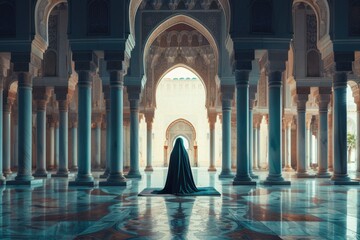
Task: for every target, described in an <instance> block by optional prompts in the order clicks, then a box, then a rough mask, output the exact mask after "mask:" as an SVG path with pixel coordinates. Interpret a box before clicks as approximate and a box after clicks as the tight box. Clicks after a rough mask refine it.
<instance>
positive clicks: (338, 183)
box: [330, 179, 360, 186]
mask: <svg viewBox="0 0 360 240" xmlns="http://www.w3.org/2000/svg"><path fill="white" fill-rule="evenodd" d="M355 180H356V179H355ZM359 180H360V179H359ZM357 181H358V180H356V181H350V180H349V181H336V180H335V181H330V184H332V185H355V186H356V185H360V182H357Z"/></svg>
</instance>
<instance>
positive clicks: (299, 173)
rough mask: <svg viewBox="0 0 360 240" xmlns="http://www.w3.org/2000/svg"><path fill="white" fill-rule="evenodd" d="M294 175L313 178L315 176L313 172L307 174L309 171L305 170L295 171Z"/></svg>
mask: <svg viewBox="0 0 360 240" xmlns="http://www.w3.org/2000/svg"><path fill="white" fill-rule="evenodd" d="M295 177H297V178H315V177H316V175H314V174H309V173H307V172H302V173H301V172H297V173H296V174H295Z"/></svg>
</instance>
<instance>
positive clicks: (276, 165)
mask: <svg viewBox="0 0 360 240" xmlns="http://www.w3.org/2000/svg"><path fill="white" fill-rule="evenodd" d="M268 90H269V140H268V148H269V175H268V177H267V178H266V180H265V181H264V182H263V184H265V185H275V184H276V185H290V181H285V180H284V178H283V177H282V154H281V149H282V148H281V146H282V139H281V138H282V137H281V129H282V128H281V126H282V72H281V71H271V72H270V73H269V80H268Z"/></svg>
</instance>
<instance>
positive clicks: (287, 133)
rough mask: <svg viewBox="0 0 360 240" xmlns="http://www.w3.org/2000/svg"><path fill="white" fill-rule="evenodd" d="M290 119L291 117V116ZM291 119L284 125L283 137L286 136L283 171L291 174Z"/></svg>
mask: <svg viewBox="0 0 360 240" xmlns="http://www.w3.org/2000/svg"><path fill="white" fill-rule="evenodd" d="M291 118H292V116H291ZM291 123H292V120H291V119H287V120H286V123H285V125H286V126H285V136H286V144H285V158H286V159H285V167H284V170H285V171H287V172H291V171H292V168H291Z"/></svg>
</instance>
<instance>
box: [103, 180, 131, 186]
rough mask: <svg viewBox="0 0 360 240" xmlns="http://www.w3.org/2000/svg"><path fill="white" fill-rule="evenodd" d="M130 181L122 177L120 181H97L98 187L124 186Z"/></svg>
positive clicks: (129, 183)
mask: <svg viewBox="0 0 360 240" xmlns="http://www.w3.org/2000/svg"><path fill="white" fill-rule="evenodd" d="M130 185H131V181H130V180H128V179H124V180H121V181H103V182H99V186H100V187H126V186H130Z"/></svg>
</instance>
